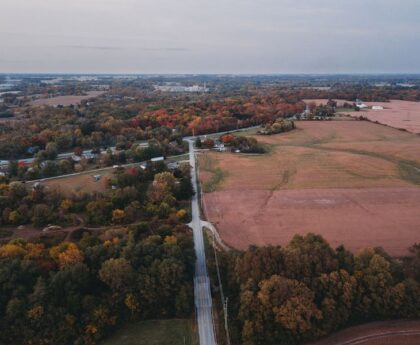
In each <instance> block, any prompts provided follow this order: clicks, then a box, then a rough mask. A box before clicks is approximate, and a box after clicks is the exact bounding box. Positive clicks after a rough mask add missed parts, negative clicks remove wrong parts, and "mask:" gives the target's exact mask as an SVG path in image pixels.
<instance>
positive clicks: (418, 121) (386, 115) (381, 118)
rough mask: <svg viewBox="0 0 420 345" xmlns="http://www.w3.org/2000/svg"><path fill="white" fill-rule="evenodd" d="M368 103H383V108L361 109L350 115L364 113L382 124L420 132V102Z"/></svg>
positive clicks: (371, 119)
mask: <svg viewBox="0 0 420 345" xmlns="http://www.w3.org/2000/svg"><path fill="white" fill-rule="evenodd" d="M366 105H368V106H373V105H381V106H383V107H384V109H383V110H371V109H370V110H367V111H365V110H361V111H358V112H350V113H348V115H350V116H356V117H357V116H360V115H363V116H365V117H367V118H368V119H369V120H370V121H378V122H379V123H381V124H384V125H387V126H390V127H394V128H400V129H405V130H407V131H408V132H411V133H418V134H419V133H420V102H409V101H391V102H387V103H380V102H366Z"/></svg>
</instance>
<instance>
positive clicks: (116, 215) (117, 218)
mask: <svg viewBox="0 0 420 345" xmlns="http://www.w3.org/2000/svg"><path fill="white" fill-rule="evenodd" d="M124 219H125V212H124V210H121V209H118V208H117V209H115V210H113V211H112V221H113V222H114V223H116V224H119V223H123V222H124Z"/></svg>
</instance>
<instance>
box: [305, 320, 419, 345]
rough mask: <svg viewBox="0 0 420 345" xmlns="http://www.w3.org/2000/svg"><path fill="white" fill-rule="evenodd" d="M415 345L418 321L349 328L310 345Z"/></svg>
mask: <svg viewBox="0 0 420 345" xmlns="http://www.w3.org/2000/svg"><path fill="white" fill-rule="evenodd" d="M356 344H359V345H417V344H420V321H418V320H417V321H414V320H413V321H385V322H372V323H369V324H365V325H361V326H355V327H350V328H347V329H345V330H342V331H340V332H337V333H336V334H333V335H331V336H329V337H327V338H325V339H323V340H320V341H317V342H314V343H311V345H356Z"/></svg>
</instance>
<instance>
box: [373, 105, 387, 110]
mask: <svg viewBox="0 0 420 345" xmlns="http://www.w3.org/2000/svg"><path fill="white" fill-rule="evenodd" d="M372 110H384V107H383V106H382V105H373V106H372Z"/></svg>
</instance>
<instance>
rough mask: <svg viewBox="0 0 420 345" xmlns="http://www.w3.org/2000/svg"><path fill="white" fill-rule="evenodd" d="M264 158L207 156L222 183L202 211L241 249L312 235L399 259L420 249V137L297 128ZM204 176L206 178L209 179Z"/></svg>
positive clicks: (344, 124)
mask: <svg viewBox="0 0 420 345" xmlns="http://www.w3.org/2000/svg"><path fill="white" fill-rule="evenodd" d="M297 127H298V129H297V130H295V131H292V132H289V133H286V134H281V135H275V136H267V137H262V136H257V138H258V140H259V141H261V142H265V143H266V144H267V145H269V147H270V148H271V152H270V153H269V154H267V155H261V156H245V155H235V154H228V153H210V154H209V155H210V156H211V158H212V160H213V161H214V162H216V164H217V165H218V167H220V168H221V169H222V170H223V171H226V172H227V174H226V177H225V178H224V180H223V181H222V182H221V183H220V184H219V185H218V186H217V188H216V191H215V192H212V193H207V194H205V196H204V201H205V206H206V207H205V211H206V213H207V215H208V218H209V219H210V221H212V222H213V223H214V224H215V225H216V226H217V228H218V231H219V232H220V235H221V236H222V238H223V240H224V241H225V242H226V243H227V244H229V245H231V246H233V247H236V248H240V249H244V248H246V247H247V246H248V245H251V244H256V245H268V244H286V243H287V242H288V241H289V240H290V239H291V238H292V237H293V235H294V234H305V233H307V232H315V233H318V234H321V235H322V236H324V237H325V238H326V239H327V240H328V241H329V242H330V243H331V245H332V246H334V247H335V246H338V245H340V244H344V245H345V246H346V247H347V248H349V249H350V250H352V251H357V250H359V249H361V248H364V247H368V246H382V247H384V249H385V250H387V251H388V252H389V253H390V254H391V255H395V256H399V255H404V254H406V252H407V248H408V247H409V246H411V245H412V244H414V243H415V242H419V241H420V233H419V231H420V230H419V229H420V212H419V209H420V188H419V186H420V170H419V169H420V138H419V137H418V136H416V135H413V134H410V133H406V132H401V131H398V130H395V129H392V128H389V127H385V126H380V125H376V124H372V123H369V122H365V121H332V122H298V123H297ZM206 178H207V176H204V179H206Z"/></svg>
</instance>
